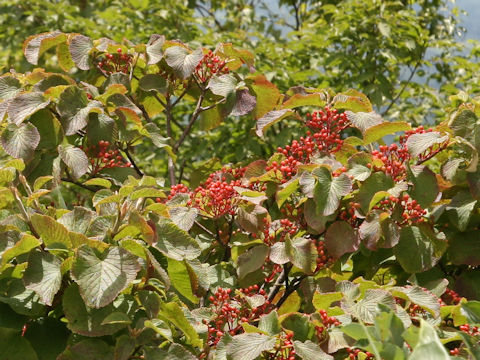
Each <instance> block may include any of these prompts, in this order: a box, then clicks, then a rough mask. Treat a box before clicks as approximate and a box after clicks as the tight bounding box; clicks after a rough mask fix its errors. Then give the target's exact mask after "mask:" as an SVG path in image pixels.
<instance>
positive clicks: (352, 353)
mask: <svg viewBox="0 0 480 360" xmlns="http://www.w3.org/2000/svg"><path fill="white" fill-rule="evenodd" d="M347 352H348V358H349V359H352V360H357V359H358V356H359V355H360V353H363V354H365V357H364V359H365V360H373V359H374V356H373V354H372V353H371V352H368V351H362V350H360V349H352V348H347Z"/></svg>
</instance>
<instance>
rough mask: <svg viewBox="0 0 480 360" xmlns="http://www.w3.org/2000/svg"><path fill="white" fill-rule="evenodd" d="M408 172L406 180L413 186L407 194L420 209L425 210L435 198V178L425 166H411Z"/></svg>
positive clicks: (436, 186) (436, 189)
mask: <svg viewBox="0 0 480 360" xmlns="http://www.w3.org/2000/svg"><path fill="white" fill-rule="evenodd" d="M409 170H410V171H409V172H408V175H409V176H408V179H409V180H410V181H411V182H412V184H413V189H412V190H410V191H409V193H410V195H411V196H412V197H413V199H415V200H417V201H418V204H419V205H420V206H421V207H422V208H424V209H426V208H427V207H429V206H430V205H431V204H432V203H433V202H434V201H435V199H436V198H437V195H438V183H437V177H436V176H435V174H434V173H433V171H431V170H430V169H429V168H428V167H426V166H422V165H420V166H412V167H411V168H410V169H409Z"/></svg>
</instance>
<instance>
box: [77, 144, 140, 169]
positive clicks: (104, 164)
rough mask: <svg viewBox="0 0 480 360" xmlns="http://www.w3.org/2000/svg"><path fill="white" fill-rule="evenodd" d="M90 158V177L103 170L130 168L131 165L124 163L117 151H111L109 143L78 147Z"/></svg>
mask: <svg viewBox="0 0 480 360" xmlns="http://www.w3.org/2000/svg"><path fill="white" fill-rule="evenodd" d="M80 148H81V149H83V150H84V151H85V152H86V153H87V154H88V155H89V157H90V164H91V165H92V171H91V173H92V175H95V174H97V173H98V172H99V171H101V170H103V169H109V168H114V167H120V168H124V167H131V166H132V164H130V163H129V162H126V161H125V159H124V158H123V156H122V155H120V151H119V150H118V149H111V148H110V142H109V141H104V140H100V141H99V142H98V144H97V145H91V146H87V147H85V148H84V147H83V146H80Z"/></svg>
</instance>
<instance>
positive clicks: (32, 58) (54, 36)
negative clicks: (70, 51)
mask: <svg viewBox="0 0 480 360" xmlns="http://www.w3.org/2000/svg"><path fill="white" fill-rule="evenodd" d="M66 40H67V36H66V35H65V34H64V33H62V32H61V31H58V30H56V31H52V32H46V33H42V34H37V35H32V36H30V37H29V38H28V39H27V40H25V42H24V43H23V53H24V54H25V58H26V59H27V61H28V62H29V63H30V64H33V65H37V64H38V58H39V57H40V55H42V54H43V53H44V52H45V51H47V50H48V49H50V48H52V47H53V46H56V45H58V44H60V43H62V42H65V41H66Z"/></svg>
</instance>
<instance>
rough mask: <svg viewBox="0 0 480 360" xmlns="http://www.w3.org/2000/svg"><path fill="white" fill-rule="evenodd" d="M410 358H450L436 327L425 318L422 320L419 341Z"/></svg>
mask: <svg viewBox="0 0 480 360" xmlns="http://www.w3.org/2000/svg"><path fill="white" fill-rule="evenodd" d="M409 360H450V356H449V355H448V352H447V350H446V349H445V347H444V346H443V345H442V343H441V342H440V339H439V337H438V335H437V332H436V330H435V328H434V327H433V326H432V325H430V324H429V323H427V322H426V321H424V320H423V319H421V320H420V332H419V338H418V343H417V345H416V346H415V348H414V349H413V352H412V354H411V355H410V357H409Z"/></svg>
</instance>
